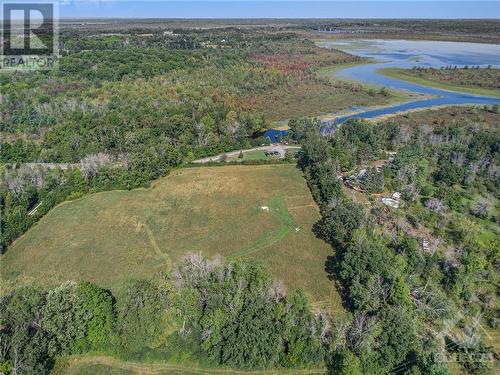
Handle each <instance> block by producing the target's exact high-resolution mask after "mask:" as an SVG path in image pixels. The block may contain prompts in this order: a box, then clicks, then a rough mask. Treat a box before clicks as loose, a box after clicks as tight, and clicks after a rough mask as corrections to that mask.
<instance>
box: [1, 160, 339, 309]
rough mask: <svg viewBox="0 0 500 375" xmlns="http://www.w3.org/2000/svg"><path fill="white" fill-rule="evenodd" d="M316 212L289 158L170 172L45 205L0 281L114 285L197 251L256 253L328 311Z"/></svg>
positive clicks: (9, 256) (332, 302)
mask: <svg viewBox="0 0 500 375" xmlns="http://www.w3.org/2000/svg"><path fill="white" fill-rule="evenodd" d="M264 206H265V207H264ZM266 207H267V209H266ZM318 218H319V212H318V208H317V206H316V204H315V202H314V200H313V199H312V196H311V194H310V192H309V189H308V187H307V185H306V181H305V180H304V178H303V177H302V173H301V171H300V170H299V169H297V167H296V166H295V165H261V166H224V167H200V168H186V169H179V170H176V171H174V172H173V173H172V174H171V175H170V176H168V177H165V178H163V179H160V180H158V181H156V182H154V183H153V185H152V187H151V188H148V189H136V190H132V191H110V192H103V193H97V194H93V195H89V196H86V197H83V198H81V199H78V200H76V201H71V202H66V203H64V204H62V205H59V206H58V207H56V208H54V209H53V210H52V211H50V212H49V213H48V214H47V215H46V216H45V217H43V218H42V219H41V220H40V222H39V223H38V224H37V225H35V226H34V227H33V228H32V229H30V230H29V231H28V232H27V233H26V234H25V235H24V236H23V237H21V238H20V239H18V240H17V241H16V242H15V243H14V244H13V245H12V246H11V247H10V248H9V249H8V250H7V252H6V254H4V255H3V256H2V258H1V262H2V278H3V279H4V280H3V284H4V285H5V286H6V288H7V289H8V288H11V287H14V286H18V285H21V284H23V283H28V282H32V281H37V282H39V283H43V284H46V285H53V284H58V283H61V282H64V281H66V280H80V279H84V280H90V281H93V282H95V283H97V284H99V285H102V286H105V287H109V288H112V289H114V288H118V287H119V286H120V285H121V284H122V283H123V282H124V281H125V280H127V279H130V278H147V277H150V276H151V275H152V274H154V273H155V272H156V271H158V270H162V269H170V268H171V267H172V265H173V264H175V262H177V261H178V260H179V259H180V258H181V257H182V256H183V255H184V254H186V253H189V252H202V253H203V254H204V255H206V256H215V255H217V254H220V255H222V256H226V257H243V256H247V257H254V258H257V259H259V260H261V261H262V262H263V263H264V264H266V265H268V266H269V268H270V270H271V271H272V272H273V273H274V274H275V275H276V277H277V278H278V279H281V280H283V281H284V282H285V284H286V285H287V286H288V287H289V288H299V287H300V288H302V289H304V290H305V291H306V292H307V293H308V294H309V295H310V297H311V299H312V300H313V301H314V303H315V304H317V305H318V306H319V305H324V304H327V305H329V306H330V308H332V310H336V309H337V308H338V306H339V305H340V302H339V301H340V298H339V296H338V295H337V293H336V290H335V288H334V287H333V284H332V282H331V281H329V280H328V277H327V274H326V272H325V261H326V259H327V256H328V255H331V253H332V249H331V247H330V246H329V245H327V244H326V243H324V242H323V241H321V240H319V239H317V238H316V237H315V236H314V234H313V233H312V230H311V228H312V225H313V224H314V223H315V222H316V221H317V220H318Z"/></svg>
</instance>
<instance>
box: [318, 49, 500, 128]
mask: <svg viewBox="0 0 500 375" xmlns="http://www.w3.org/2000/svg"><path fill="white" fill-rule="evenodd" d="M317 44H318V45H319V46H321V47H325V48H336V49H341V50H344V51H346V52H349V53H351V54H354V55H358V56H362V57H367V58H370V59H373V60H375V61H376V62H375V63H371V64H363V65H357V66H353V67H349V68H346V69H341V70H339V71H338V72H337V73H336V77H338V78H341V79H348V80H355V81H358V82H362V83H366V84H371V85H378V86H385V87H389V88H392V89H396V90H405V91H409V92H412V93H418V94H423V95H426V96H432V97H430V98H429V97H427V98H425V99H416V100H414V101H410V102H407V103H403V104H396V105H393V106H389V107H384V108H378V109H369V108H366V110H362V111H360V112H358V113H356V114H352V115H347V116H341V117H338V118H337V119H336V121H335V122H336V123H342V122H344V121H346V120H348V119H350V118H374V117H379V116H383V115H390V114H395V113H399V112H405V111H408V110H413V109H424V108H431V107H435V106H442V105H461V104H476V105H492V104H500V98H495V97H490V96H481V95H473V94H469V93H464V92H456V91H447V90H441V89H437V88H432V87H427V86H422V85H418V84H415V83H410V82H405V81H401V80H398V79H394V78H390V77H386V76H384V75H382V74H380V73H378V72H377V71H378V70H379V69H382V68H412V67H414V66H419V67H427V68H429V67H433V68H440V67H443V66H458V67H463V66H481V67H486V66H488V65H491V66H493V67H497V68H498V67H500V65H499V64H500V45H496V44H480V43H463V42H437V41H408V40H338V41H318V42H317Z"/></svg>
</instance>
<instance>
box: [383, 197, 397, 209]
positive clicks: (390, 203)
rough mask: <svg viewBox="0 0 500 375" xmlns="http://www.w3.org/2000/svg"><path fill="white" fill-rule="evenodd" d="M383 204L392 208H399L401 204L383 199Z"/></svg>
mask: <svg viewBox="0 0 500 375" xmlns="http://www.w3.org/2000/svg"><path fill="white" fill-rule="evenodd" d="M382 203H383V204H385V205H386V206H389V207H392V208H399V202H398V201H397V200H395V199H392V198H382Z"/></svg>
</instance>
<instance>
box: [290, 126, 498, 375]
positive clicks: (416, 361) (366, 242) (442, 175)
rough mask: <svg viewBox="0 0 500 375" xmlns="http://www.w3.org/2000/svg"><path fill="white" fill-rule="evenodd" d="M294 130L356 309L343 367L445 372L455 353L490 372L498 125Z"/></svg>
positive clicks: (469, 367)
mask: <svg viewBox="0 0 500 375" xmlns="http://www.w3.org/2000/svg"><path fill="white" fill-rule="evenodd" d="M290 125H291V128H292V133H293V136H294V137H295V138H296V139H297V140H298V141H300V142H301V144H302V146H303V155H302V158H301V161H300V162H301V165H302V167H303V168H304V172H305V174H306V176H307V179H308V181H309V183H310V186H311V189H312V191H313V193H314V196H315V197H316V200H317V202H318V203H319V205H320V206H321V211H322V220H321V221H320V222H318V223H317V225H316V228H315V230H316V232H317V234H318V235H319V236H321V238H324V239H325V240H326V241H328V242H329V243H331V244H332V246H333V247H334V249H335V255H334V256H332V257H331V259H329V261H328V262H327V264H328V267H329V269H330V272H331V275H332V277H333V278H334V279H335V280H339V282H340V285H341V289H342V291H343V292H344V302H345V304H346V307H347V308H348V310H349V311H350V312H351V313H352V320H351V322H350V324H351V326H350V329H351V331H348V332H349V334H348V335H347V341H346V342H343V345H341V346H340V349H339V352H338V354H339V355H340V354H342V353H343V354H342V355H345V353H346V350H347V352H348V353H349V354H348V356H349V358H350V363H351V364H352V363H356V366H358V369H357V370H355V371H354V370H353V371H354V372H347V371H351V370H345V371H346V372H342V370H340V372H339V373H350V374H353V373H364V374H375V373H377V374H378V373H388V372H395V373H412V374H413V373H422V374H446V373H448V370H447V369H446V367H444V366H443V365H442V364H443V361H442V358H446V359H448V361H451V362H458V363H459V364H460V366H461V368H460V369H459V370H460V371H464V372H466V373H470V374H492V373H493V367H492V366H493V356H494V354H493V351H492V349H491V347H488V344H487V343H485V342H483V341H481V339H480V337H481V334H479V332H478V331H481V332H482V330H484V329H485V328H484V327H488V329H490V330H495V329H498V314H499V309H498V302H497V298H498V297H497V295H498V256H499V251H500V248H499V246H498V241H497V239H498V235H499V226H498V218H499V217H498V204H497V203H496V197H497V196H498V189H499V187H500V186H499V181H500V180H499V174H498V173H499V164H498V163H499V156H500V154H499V150H498V145H499V144H500V132H499V130H498V126H497V125H498V124H494V123H490V125H484V124H483V125H481V126H478V124H477V123H471V122H469V123H468V122H457V121H453V122H452V121H450V122H447V123H442V122H441V123H437V124H435V125H433V126H432V125H428V126H414V125H413V124H412V125H404V124H402V123H401V122H391V121H387V122H382V123H379V124H377V125H373V124H369V123H365V122H362V121H357V122H354V121H353V122H350V123H347V124H346V125H344V126H341V127H340V129H339V130H338V131H337V132H336V133H335V135H334V136H333V137H332V138H331V139H329V140H327V139H325V138H322V137H321V136H320V135H319V127H320V124H319V123H318V122H314V121H311V120H304V119H299V120H295V121H292V122H291V123H290ZM325 150H327V152H325ZM360 171H362V173H359V172H360ZM352 176H355V177H352ZM393 192H397V193H398V195H399V196H395V195H392V197H393V201H396V202H397V204H398V206H397V207H398V208H397V209H396V208H392V207H388V206H386V205H384V204H383V202H384V201H383V200H382V201H381V199H380V197H381V196H382V197H384V196H385V197H387V196H391V194H392V193H393ZM367 198H368V199H367ZM386 202H387V201H386ZM489 344H490V345H491V342H490V343H489ZM438 353H439V354H438ZM436 358H441V360H440V361H436ZM445 362H447V360H445Z"/></svg>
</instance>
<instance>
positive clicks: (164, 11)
mask: <svg viewBox="0 0 500 375" xmlns="http://www.w3.org/2000/svg"><path fill="white" fill-rule="evenodd" d="M5 1H7V0H5ZM59 15H60V17H61V18H496V19H500V0H494V1H465V0H461V1H460V0H459V1H452V0H447V1H446V0H445V1H437V0H434V1H426V0H392V1H379V0H368V1H366V0H365V1H357V0H349V1H313V0H311V1H307V0H302V1H300V0H296V1H289V0H278V1H264V0H256V1H255V0H254V1H245V0H232V1H212V0H197V1H191V0H184V1H181V0H177V1H174V0H156V1H139V0H60V5H59Z"/></svg>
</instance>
